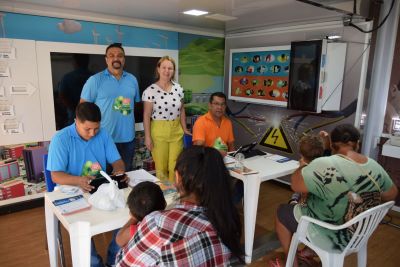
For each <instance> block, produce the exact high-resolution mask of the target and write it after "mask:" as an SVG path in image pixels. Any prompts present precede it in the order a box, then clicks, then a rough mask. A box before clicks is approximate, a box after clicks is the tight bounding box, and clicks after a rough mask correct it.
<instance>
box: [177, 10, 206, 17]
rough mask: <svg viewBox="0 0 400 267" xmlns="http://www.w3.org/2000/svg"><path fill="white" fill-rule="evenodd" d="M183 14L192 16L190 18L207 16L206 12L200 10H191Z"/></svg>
mask: <svg viewBox="0 0 400 267" xmlns="http://www.w3.org/2000/svg"><path fill="white" fill-rule="evenodd" d="M183 14H186V15H192V16H202V15H205V14H208V12H207V11H202V10H197V9H192V10H187V11H184V12H183Z"/></svg>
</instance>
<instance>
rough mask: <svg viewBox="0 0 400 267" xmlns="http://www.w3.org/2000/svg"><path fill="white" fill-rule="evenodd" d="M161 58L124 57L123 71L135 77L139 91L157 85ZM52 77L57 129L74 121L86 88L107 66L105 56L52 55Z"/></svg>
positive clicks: (138, 106) (139, 111) (138, 113)
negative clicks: (87, 82)
mask: <svg viewBox="0 0 400 267" xmlns="http://www.w3.org/2000/svg"><path fill="white" fill-rule="evenodd" d="M159 59H160V57H150V56H129V55H126V56H125V67H124V70H125V71H127V72H129V73H132V74H133V75H135V77H136V79H137V81H138V84H139V91H140V98H141V96H142V93H143V91H144V90H145V89H146V88H147V87H148V86H149V85H150V84H152V83H153V82H154V74H155V73H154V71H155V67H156V65H157V62H158V60H159ZM50 60H51V75H52V82H53V98H54V110H55V120H56V130H60V129H62V128H64V127H65V126H68V125H70V124H72V123H73V122H74V118H75V108H76V106H77V105H78V103H79V100H80V95H81V92H82V88H83V85H84V84H85V82H86V80H87V79H88V78H89V77H90V76H91V75H93V74H95V73H97V72H100V71H103V70H104V69H105V68H106V67H107V66H106V63H105V58H104V55H101V54H80V53H61V52H51V53H50ZM134 111H135V122H136V123H141V122H143V103H142V102H139V103H135V108H134Z"/></svg>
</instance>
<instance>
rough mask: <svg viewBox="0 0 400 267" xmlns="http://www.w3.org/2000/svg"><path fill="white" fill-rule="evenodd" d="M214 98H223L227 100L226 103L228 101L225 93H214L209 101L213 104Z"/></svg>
mask: <svg viewBox="0 0 400 267" xmlns="http://www.w3.org/2000/svg"><path fill="white" fill-rule="evenodd" d="M214 96H216V97H221V98H223V99H225V101H226V95H225V94H224V93H223V92H214V93H212V94H211V95H210V100H209V102H210V103H212V102H213V100H214Z"/></svg>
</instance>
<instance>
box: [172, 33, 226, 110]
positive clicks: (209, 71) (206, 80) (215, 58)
mask: <svg viewBox="0 0 400 267" xmlns="http://www.w3.org/2000/svg"><path fill="white" fill-rule="evenodd" d="M224 45H225V42H224V39H223V38H217V37H215V38H213V37H208V36H199V35H192V34H186V33H179V83H180V84H181V85H182V87H183V89H184V93H185V110H186V114H187V116H193V115H201V114H204V113H206V112H207V109H208V105H207V103H208V100H209V97H210V94H212V93H214V92H222V91H223V79H224Z"/></svg>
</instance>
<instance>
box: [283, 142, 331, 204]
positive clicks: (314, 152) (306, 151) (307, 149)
mask: <svg viewBox="0 0 400 267" xmlns="http://www.w3.org/2000/svg"><path fill="white" fill-rule="evenodd" d="M299 152H300V156H301V158H300V160H299V163H300V166H303V165H308V163H310V162H311V161H312V160H314V159H316V158H319V157H322V156H323V155H324V144H323V140H322V138H321V134H320V135H304V136H303V137H302V138H300V141H299ZM306 199H307V195H306V194H300V193H297V192H296V193H294V194H293V195H292V198H291V199H290V200H289V204H297V203H299V202H300V200H301V204H305V201H306Z"/></svg>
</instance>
